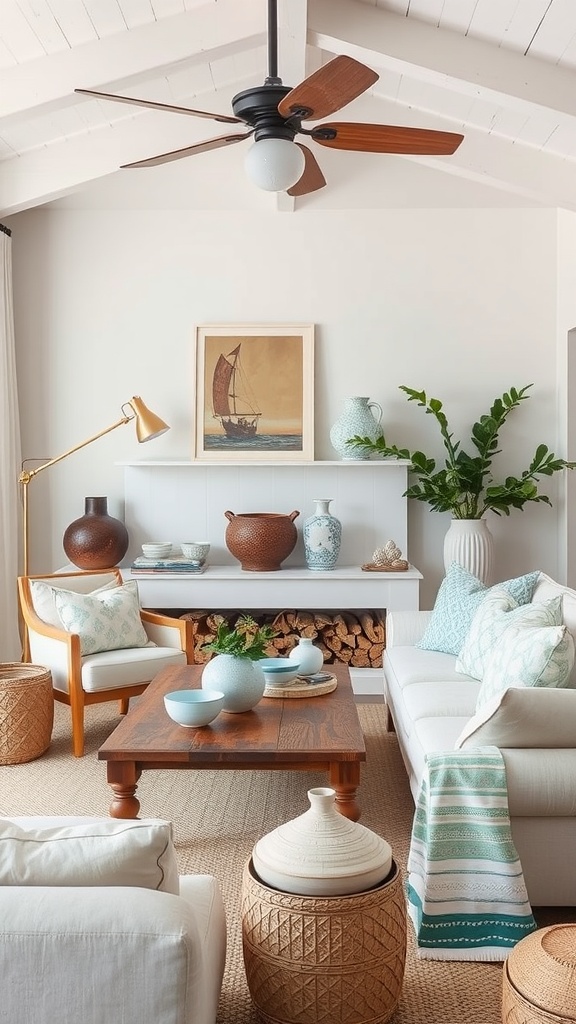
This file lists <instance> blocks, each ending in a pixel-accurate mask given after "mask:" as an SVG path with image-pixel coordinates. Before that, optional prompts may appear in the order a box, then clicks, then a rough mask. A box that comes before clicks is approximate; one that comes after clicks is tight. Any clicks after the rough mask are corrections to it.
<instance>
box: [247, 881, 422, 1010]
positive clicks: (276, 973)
mask: <svg viewBox="0 0 576 1024" xmlns="http://www.w3.org/2000/svg"><path fill="white" fill-rule="evenodd" d="M242 943H243V953H244V966H245V968H246V978H247V981H248V988H249V990H250V995H251V997H252V1000H253V1002H254V1004H255V1005H256V1007H257V1009H258V1012H259V1014H260V1016H261V1017H262V1019H263V1020H264V1021H266V1022H267V1024H364V1022H368V1021H369V1022H370V1024H385V1022H386V1021H388V1020H389V1019H390V1017H391V1016H392V1014H393V1013H394V1011H395V1009H396V1007H397V1005H398V1002H399V999H400V994H401V990H402V982H403V978H404V966H405V961H406V907H405V897H404V891H403V887H402V881H401V877H400V872H399V870H398V868H397V866H396V865H394V869H393V873H392V875H391V877H390V880H389V881H387V882H386V883H384V884H383V885H381V886H378V887H377V888H375V889H371V890H369V891H368V892H364V893H358V894H355V895H352V896H331V897H312V896H293V895H290V894H288V893H282V892H279V891H277V890H275V889H271V888H268V887H267V886H265V885H263V884H262V883H261V882H260V881H259V880H258V878H257V877H256V875H255V873H254V869H253V867H252V863H251V861H250V863H249V864H248V865H247V866H246V868H245V870H244V878H243V891H242Z"/></svg>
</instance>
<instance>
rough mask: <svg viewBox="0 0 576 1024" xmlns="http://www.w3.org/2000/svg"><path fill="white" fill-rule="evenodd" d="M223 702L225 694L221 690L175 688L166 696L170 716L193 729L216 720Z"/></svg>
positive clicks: (166, 705)
mask: <svg viewBox="0 0 576 1024" xmlns="http://www.w3.org/2000/svg"><path fill="white" fill-rule="evenodd" d="M223 704H224V694H223V693H222V692H221V691H220V690H174V691H173V692H172V693H167V694H166V695H165V697H164V706H165V708H166V711H167V712H168V714H169V715H170V718H171V719H172V720H173V721H174V722H177V723H178V725H184V726H186V727H187V728H192V729H196V728H198V727H199V726H202V725H208V723H209V722H212V721H214V719H215V718H216V715H218V714H219V713H220V712H221V710H222V707H223Z"/></svg>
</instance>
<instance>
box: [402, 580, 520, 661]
mask: <svg viewBox="0 0 576 1024" xmlns="http://www.w3.org/2000/svg"><path fill="white" fill-rule="evenodd" d="M539 576H540V573H539V572H529V573H527V575H526V576H518V577H516V579H513V580H505V581H504V583H497V584H496V586H497V587H498V589H500V590H502V589H503V590H507V591H508V593H509V594H511V595H512V597H513V598H514V600H515V601H516V602H517V603H518V604H528V602H529V601H530V600H531V598H532V594H533V593H534V588H535V586H536V584H537V582H538V577H539ZM492 589H493V588H492V587H487V586H486V585H485V584H484V583H482V581H481V580H479V579H477V577H476V576H473V575H472V573H471V572H468V570H467V569H465V568H464V567H463V566H462V565H459V564H458V562H452V565H451V566H450V568H449V569H448V572H447V573H446V575H445V577H444V579H443V580H442V583H441V584H440V589H439V591H438V595H437V597H436V601H435V602H434V609H433V611H432V615H431V617H430V621H429V623H428V625H427V627H426V631H425V633H424V636H423V637H422V639H421V640H420V641H419V642H418V643H417V644H416V647H420V648H421V649H422V650H424V651H444V653H445V654H456V655H458V654H459V653H460V651H461V649H462V646H463V644H464V641H465V639H466V636H467V634H468V630H469V629H470V626H471V625H472V619H473V618H474V613H475V612H476V609H477V608H478V606H479V605H480V604H481V602H482V601H483V600H484V598H485V597H486V595H487V594H488V593H489V591H490V590H492Z"/></svg>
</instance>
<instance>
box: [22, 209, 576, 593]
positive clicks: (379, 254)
mask: <svg viewBox="0 0 576 1024" xmlns="http://www.w3.org/2000/svg"><path fill="white" fill-rule="evenodd" d="M10 226H11V228H12V231H13V243H14V274H15V282H14V288H15V319H16V335H17V347H18V372H19V379H20V403H21V417H22V443H23V451H24V454H25V456H36V457H39V458H43V457H46V458H47V457H49V456H53V455H55V454H57V453H59V452H60V451H63V450H65V449H67V448H68V447H70V446H71V445H73V444H74V443H77V442H78V441H80V440H82V439H83V438H84V437H86V436H88V435H90V434H91V433H94V432H96V431H97V430H99V429H101V428H102V427H104V426H106V425H107V424H108V423H111V422H112V421H114V420H115V419H116V418H117V417H118V416H119V415H120V405H121V403H122V402H123V401H125V400H126V399H127V398H129V397H130V396H131V395H133V394H140V395H142V397H143V398H144V400H145V401H146V402H147V404H148V405H149V406H150V407H151V408H153V409H154V411H156V412H157V413H158V414H159V415H161V416H162V417H163V418H164V419H166V420H167V421H168V422H169V423H170V424H171V426H172V429H171V431H170V432H169V433H167V434H165V435H164V436H163V437H161V438H159V439H158V440H156V441H154V442H151V444H150V446H146V447H145V448H140V447H139V446H138V445H137V443H136V441H135V437H134V434H133V430H132V427H131V426H128V427H122V428H121V429H119V430H117V431H115V432H114V433H112V434H111V435H109V436H107V437H105V438H103V439H102V440H100V441H98V442H96V443H95V444H93V445H92V446H91V447H90V448H89V449H87V450H85V451H84V452H81V453H79V454H76V455H74V456H71V457H70V458H69V459H67V460H66V461H65V462H63V463H62V464H61V465H59V466H57V467H54V468H53V469H51V470H49V471H48V472H47V473H46V474H44V475H41V476H39V477H38V478H37V479H36V480H34V481H33V483H32V485H31V487H30V501H31V505H32V520H33V522H32V526H33V531H32V551H31V562H32V569H33V570H35V571H38V572H40V571H47V570H49V569H52V568H55V567H57V566H58V565H60V564H62V563H63V561H64V556H63V552H62V546H61V538H62V534H63V532H64V529H65V527H66V526H67V525H68V523H69V522H70V521H71V520H73V519H75V518H76V517H77V516H79V515H81V514H82V512H83V499H84V496H85V495H97V494H106V495H108V497H109V507H110V511H111V512H112V513H113V514H118V513H121V511H122V489H123V477H122V470H121V469H120V468H119V467H118V466H116V465H115V461H116V460H120V459H136V458H163V457H165V458H170V457H173V458H181V457H185V458H186V457H190V455H191V451H192V408H193V380H192V353H193V345H194V326H195V324H199V323H227V322H229V323H249V322H254V321H256V322H263V323H266V322H268V323H289V322H298V323H308V322H311V323H314V324H315V325H316V369H315V409H316V458H317V459H326V458H332V457H334V453H333V452H332V449H331V447H330V441H329V428H330V425H331V424H332V422H333V421H334V420H335V419H336V417H337V416H338V415H339V412H340V410H341V407H342V401H343V398H344V397H345V396H347V395H354V394H361V395H369V396H370V397H371V398H373V399H375V400H376V401H378V402H379V403H380V404H381V405H382V406H383V408H384V420H383V423H384V426H385V432H386V436H387V438H388V439H389V440H390V441H392V442H395V443H397V444H401V445H406V446H408V447H421V448H423V449H424V450H425V451H426V452H427V453H429V454H433V455H437V456H439V455H441V451H442V449H441V446H440V444H439V439H438V435H437V431H436V430H435V426H436V425H435V423H434V422H433V421H432V420H431V418H430V417H426V416H425V414H424V412H423V411H422V410H421V409H418V408H416V406H415V405H413V404H410V405H408V403H407V402H406V400H405V398H404V396H403V395H402V393H401V392H399V391H398V385H400V384H408V385H410V386H413V387H417V388H423V389H426V390H427V391H428V393H429V394H430V395H432V396H434V397H437V398H441V399H442V400H443V401H444V403H445V411H446V413H447V415H448V417H449V420H450V424H451V427H452V429H453V431H454V434H455V436H457V437H458V436H462V437H463V440H464V441H467V440H468V437H469V428H470V426H471V424H472V422H473V421H474V419H476V418H478V416H480V415H481V414H483V413H485V412H488V410H489V406H490V404H491V401H492V399H493V398H495V397H496V396H499V395H500V394H501V393H502V392H503V391H504V390H507V389H508V388H509V387H510V386H518V387H519V386H521V385H524V384H527V383H531V382H535V388H534V391H533V397H532V398H531V399H530V400H529V402H526V403H525V405H524V407H523V408H522V409H520V410H518V411H516V412H515V413H514V414H513V417H512V418H511V420H510V422H509V423H508V424H507V425H506V427H505V429H504V431H503V434H502V438H501V440H502V442H503V445H504V452H503V454H502V456H501V457H500V459H499V462H498V464H499V466H500V467H501V469H502V471H503V472H506V471H509V472H514V473H519V472H521V471H522V470H523V469H525V468H526V467H527V465H528V462H529V460H530V458H531V456H532V454H533V451H534V449H535V447H536V445H537V444H538V443H540V442H545V443H547V444H548V445H549V446H550V447H551V448H554V449H555V450H556V451H557V453H558V454H562V455H565V454H566V452H565V450H562V449H559V448H558V445H559V444H560V445H561V444H562V443H563V441H564V440H565V436H566V434H565V431H564V430H563V427H562V422H563V420H562V416H563V413H562V409H561V395H559V390H558V385H559V380H560V379H561V374H560V373H559V365H560V361H561V358H562V353H561V342H560V339H559V331H560V328H559V323H558V315H557V307H558V296H557V280H558V279H557V269H558V268H557V259H558V223H557V216H556V213H555V211H552V210H522V209H510V210H502V209H498V210H496V209H476V210H475V209H418V210H410V209H403V210H400V209H398V210H387V209H378V210H357V211H353V212H346V211H339V210H336V211H334V210H330V211H321V212H312V211H306V210H304V211H300V212H296V213H294V214H281V213H277V212H276V211H274V210H272V209H267V210H264V211H260V210H258V211H256V212H251V213H250V212H247V211H240V212H238V211H211V212H208V211H198V210H193V211H189V210H183V209H180V210H160V209H146V210H137V209H130V210H119V209H110V210H106V209H101V210H93V209H92V210H83V209H57V208H52V209H50V208H48V207H47V208H45V209H40V210H36V211H30V212H28V213H23V214H20V215H19V216H17V217H14V218H12V219H11V221H10ZM565 229H566V231H567V232H570V231H572V230H573V218H572V223H570V224H569V225H568V224H567V223H566V222H565ZM566 259H567V260H568V262H569V264H570V266H571V268H572V269H573V266H574V264H575V263H576V257H575V256H574V254H573V253H571V252H570V251H568V252H567V254H566ZM565 312H566V310H565ZM575 322H576V316H575ZM572 326H573V325H572ZM562 491H563V487H562V483H561V481H560V480H559V479H557V478H556V477H555V478H553V479H552V480H549V481H547V482H546V492H547V493H548V494H549V495H550V497H551V498H552V500H553V502H554V508H553V509H549V508H548V507H546V506H545V505H534V507H532V508H528V509H527V510H526V511H524V512H516V513H513V518H511V519H504V520H500V519H497V518H496V517H494V518H492V519H491V520H490V527H491V529H492V530H493V533H494V535H495V538H496V546H497V562H498V577H499V578H502V579H503V578H505V577H507V576H510V575H513V574H515V573H516V572H520V571H526V570H529V569H534V568H542V569H544V570H546V571H547V572H549V573H550V574H551V575H553V576H554V575H558V574H560V575H562V574H563V572H564V567H563V566H562V565H561V564H560V557H561V556H560V554H559V552H560V551H561V548H560V547H559V542H558V529H559V526H561V524H562V520H561V513H562V501H563V496H562ZM447 527H448V517H447V516H445V515H438V514H435V513H432V512H430V511H429V509H428V506H426V505H423V504H420V503H416V502H412V503H411V507H410V533H409V552H408V553H407V554H408V556H409V558H410V559H411V561H413V562H414V563H415V564H416V565H417V566H418V568H420V569H421V570H422V572H423V573H424V584H423V586H422V592H421V593H422V605H423V606H424V607H429V606H430V604H431V602H432V600H433V598H434V595H435V592H436V589H437V586H438V583H439V581H440V579H441V575H442V571H443V570H442V539H443V536H444V533H445V531H446V529H447ZM562 528H564V529H565V524H564V527H562ZM383 539H386V538H383Z"/></svg>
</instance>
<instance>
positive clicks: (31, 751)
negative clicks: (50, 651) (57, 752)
mask: <svg viewBox="0 0 576 1024" xmlns="http://www.w3.org/2000/svg"><path fill="white" fill-rule="evenodd" d="M53 724H54V698H53V695H52V676H51V673H50V672H49V671H48V669H46V668H44V667H42V666H41V665H22V664H19V663H15V664H5V665H1V666H0V764H24V762H25V761H33V760H34V758H36V757H40V755H41V754H43V753H44V751H45V750H47V749H48V747H49V746H50V740H51V737H52V726H53Z"/></svg>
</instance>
